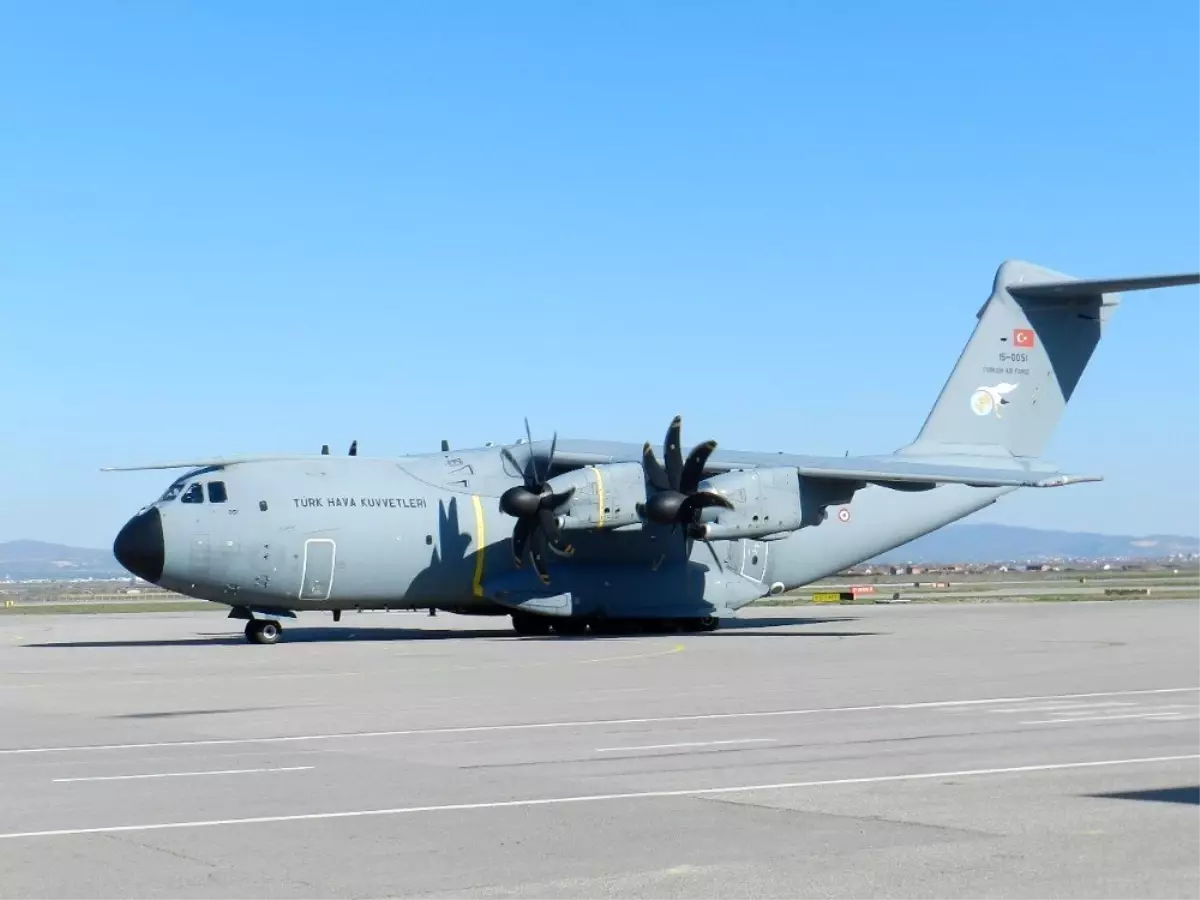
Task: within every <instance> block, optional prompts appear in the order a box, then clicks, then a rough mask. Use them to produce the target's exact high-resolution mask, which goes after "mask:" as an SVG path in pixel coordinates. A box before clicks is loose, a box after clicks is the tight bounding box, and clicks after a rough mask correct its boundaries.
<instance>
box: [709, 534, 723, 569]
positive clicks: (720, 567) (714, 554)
mask: <svg viewBox="0 0 1200 900" xmlns="http://www.w3.org/2000/svg"><path fill="white" fill-rule="evenodd" d="M704 546H705V547H707V548H708V552H709V553H711V554H712V558H713V562H715V563H716V564H717V569H719V570H720V571H722V572H724V571H725V567H724V566H723V565H722V564H721V558H720V557H719V556H717V551H716V550H714V549H713V545H712V544H711V543H709V542H708V541H705V542H704Z"/></svg>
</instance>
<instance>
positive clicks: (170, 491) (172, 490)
mask: <svg viewBox="0 0 1200 900" xmlns="http://www.w3.org/2000/svg"><path fill="white" fill-rule="evenodd" d="M184 484H186V482H184V481H177V482H175V483H174V484H173V485H171V486H170V487H169V488H167V489H166V490H165V491H164V492H163V495H162V496H161V497H159V498H158V502H159V503H166V502H167V501H168V500H174V499H175V498H176V497H178V496H179V492H180V491H182V490H183V486H184Z"/></svg>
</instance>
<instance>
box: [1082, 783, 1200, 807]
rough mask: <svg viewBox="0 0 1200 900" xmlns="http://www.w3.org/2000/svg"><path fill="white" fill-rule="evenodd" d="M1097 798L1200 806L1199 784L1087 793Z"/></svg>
mask: <svg viewBox="0 0 1200 900" xmlns="http://www.w3.org/2000/svg"><path fill="white" fill-rule="evenodd" d="M1087 796H1088V797H1092V798H1095V799H1098V800H1143V801H1150V802H1154V803H1183V804H1188V805H1190V806H1200V784H1192V785H1185V786H1183V787H1169V788H1150V789H1147V790H1144V791H1113V792H1112V793H1106V794H1088V795H1087Z"/></svg>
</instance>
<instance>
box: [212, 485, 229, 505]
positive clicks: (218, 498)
mask: <svg viewBox="0 0 1200 900" xmlns="http://www.w3.org/2000/svg"><path fill="white" fill-rule="evenodd" d="M227 499H228V496H227V495H226V493H225V482H223V481H210V482H209V483H208V502H209V503H224V502H225V501H226V500H227Z"/></svg>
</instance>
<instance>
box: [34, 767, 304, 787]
mask: <svg viewBox="0 0 1200 900" xmlns="http://www.w3.org/2000/svg"><path fill="white" fill-rule="evenodd" d="M311 768H313V767H312V766H281V767H279V768H275V769H221V770H220V771H210V772H154V773H151V774H149V775H91V776H88V777H86V778H55V779H53V780H54V782H55V783H56V784H67V783H69V782H72V781H134V780H136V779H138V778H192V777H194V776H197V775H251V774H257V773H259V772H306V771H308V770H309V769H311Z"/></svg>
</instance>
